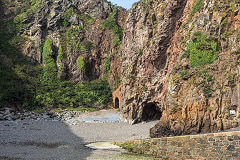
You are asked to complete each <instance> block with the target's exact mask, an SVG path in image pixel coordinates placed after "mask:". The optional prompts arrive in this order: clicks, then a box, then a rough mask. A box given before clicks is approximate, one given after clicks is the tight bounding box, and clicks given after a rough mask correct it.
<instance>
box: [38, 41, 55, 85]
mask: <svg viewBox="0 0 240 160" xmlns="http://www.w3.org/2000/svg"><path fill="white" fill-rule="evenodd" d="M51 47H52V42H51V40H50V39H47V40H46V41H45V44H44V47H43V54H42V59H43V63H44V65H45V66H44V68H43V75H42V76H41V81H42V83H44V84H45V85H52V84H54V83H56V79H57V65H56V63H55V60H54V59H53V57H52V49H51Z"/></svg>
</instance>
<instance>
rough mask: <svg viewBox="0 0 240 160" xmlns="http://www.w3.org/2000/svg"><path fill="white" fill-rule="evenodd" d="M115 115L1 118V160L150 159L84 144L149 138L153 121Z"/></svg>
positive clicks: (93, 114)
mask: <svg viewBox="0 0 240 160" xmlns="http://www.w3.org/2000/svg"><path fill="white" fill-rule="evenodd" d="M106 113H110V115H107V114H106ZM118 114H119V113H118V112H116V111H112V110H110V111H99V112H95V113H85V114H82V115H81V116H80V117H77V118H74V119H72V120H71V121H65V122H61V121H46V120H40V121H35V120H23V121H0V160H3V159H4V160H18V159H19V160H85V159H86V160H103V159H104V160H107V159H112V160H118V159H119V160H121V159H123V160H124V159H138V160H141V159H151V158H149V157H147V158H146V157H141V156H134V155H127V154H122V153H125V152H126V151H123V150H121V149H110V150H98V149H97V150H96V149H91V148H88V147H86V145H87V144H90V143H94V142H114V141H124V140H133V139H141V138H148V137H149V129H150V128H151V127H153V126H154V125H155V124H156V122H149V123H141V124H136V125H130V124H128V123H124V122H118V118H119V116H117V115H118ZM94 117H95V118H96V119H95V118H94ZM101 117H102V119H101ZM94 119H95V120H94Z"/></svg>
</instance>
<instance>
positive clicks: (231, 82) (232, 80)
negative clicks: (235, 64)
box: [227, 73, 236, 88]
mask: <svg viewBox="0 0 240 160" xmlns="http://www.w3.org/2000/svg"><path fill="white" fill-rule="evenodd" d="M227 80H228V85H229V86H230V87H231V88H234V87H236V74H234V73H229V74H228V75H227Z"/></svg>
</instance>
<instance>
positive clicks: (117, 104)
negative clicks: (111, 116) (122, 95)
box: [114, 97, 119, 109]
mask: <svg viewBox="0 0 240 160" xmlns="http://www.w3.org/2000/svg"><path fill="white" fill-rule="evenodd" d="M114 108H115V109H118V108H119V99H118V97H116V98H115V101H114Z"/></svg>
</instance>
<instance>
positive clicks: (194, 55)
mask: <svg viewBox="0 0 240 160" xmlns="http://www.w3.org/2000/svg"><path fill="white" fill-rule="evenodd" d="M218 50H219V47H218V42H216V41H214V40H213V39H211V38H209V37H208V36H207V35H206V34H202V33H201V32H195V33H194V36H193V40H192V41H190V42H189V43H188V44H187V50H186V54H187V55H188V56H189V62H190V65H191V66H192V67H199V66H204V65H206V64H211V63H213V62H214V61H215V60H217V58H218V56H217V51H218Z"/></svg>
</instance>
